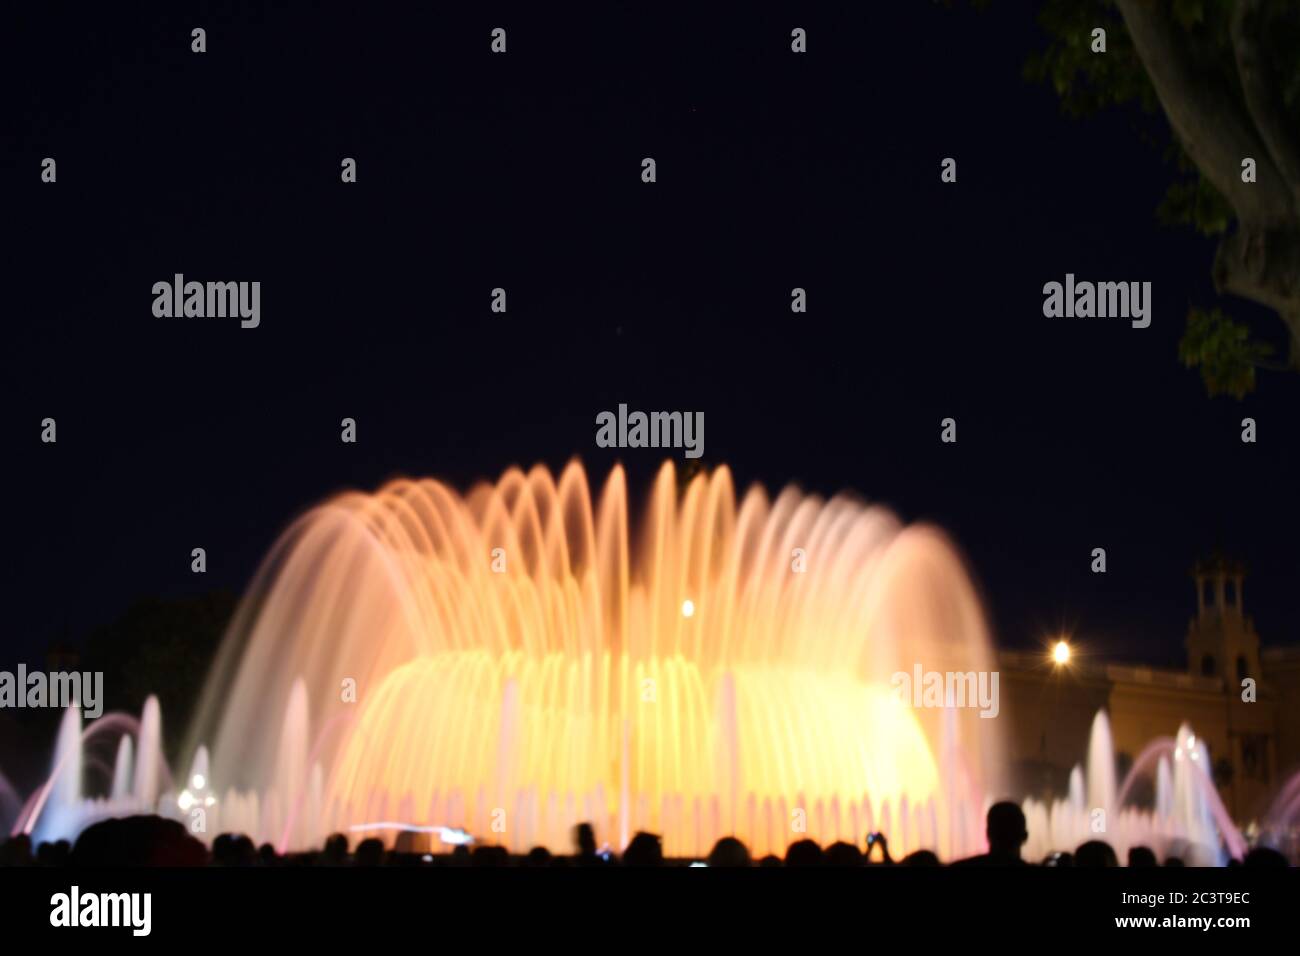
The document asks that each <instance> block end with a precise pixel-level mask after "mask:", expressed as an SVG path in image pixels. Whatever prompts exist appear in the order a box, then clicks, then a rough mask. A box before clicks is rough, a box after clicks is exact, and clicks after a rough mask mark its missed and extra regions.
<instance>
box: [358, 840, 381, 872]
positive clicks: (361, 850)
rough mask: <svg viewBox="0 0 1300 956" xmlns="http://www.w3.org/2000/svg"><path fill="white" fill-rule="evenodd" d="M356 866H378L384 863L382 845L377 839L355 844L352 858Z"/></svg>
mask: <svg viewBox="0 0 1300 956" xmlns="http://www.w3.org/2000/svg"><path fill="white" fill-rule="evenodd" d="M354 862H355V863H356V865H357V866H379V865H380V864H381V863H383V862H384V843H383V841H382V840H380V839H379V838H378V837H369V838H368V839H365V840H362V841H361V842H360V843H358V844H357V853H356V857H355V858H354Z"/></svg>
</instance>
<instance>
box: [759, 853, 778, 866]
mask: <svg viewBox="0 0 1300 956" xmlns="http://www.w3.org/2000/svg"><path fill="white" fill-rule="evenodd" d="M758 865H759V866H761V867H764V868H768V867H773V866H780V865H781V858H780V857H779V856H777V855H776V854H775V853H769V854H768V855H767V856H765V857H763V859H761V860H759V861H758Z"/></svg>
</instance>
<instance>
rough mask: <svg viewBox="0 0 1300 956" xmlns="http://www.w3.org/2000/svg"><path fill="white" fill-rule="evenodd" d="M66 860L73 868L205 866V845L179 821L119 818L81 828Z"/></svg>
mask: <svg viewBox="0 0 1300 956" xmlns="http://www.w3.org/2000/svg"><path fill="white" fill-rule="evenodd" d="M68 862H69V865H71V866H74V867H83V866H206V865H207V863H208V848H207V847H205V846H204V845H203V844H202V843H200V842H199V841H198V840H196V839H194V837H192V836H191V835H190V832H189V830H188V829H186V827H185V825H184V824H183V823H181V822H180V821H179V820H167V819H164V818H162V817H158V816H136V817H119V818H114V819H110V820H101V821H100V822H99V823H96V824H94V825H92V826H89V827H87V828H86V829H85V830H82V831H81V835H80V836H79V837H77V845H76V846H75V847H73V849H72V854H71V856H70V858H69V861H68Z"/></svg>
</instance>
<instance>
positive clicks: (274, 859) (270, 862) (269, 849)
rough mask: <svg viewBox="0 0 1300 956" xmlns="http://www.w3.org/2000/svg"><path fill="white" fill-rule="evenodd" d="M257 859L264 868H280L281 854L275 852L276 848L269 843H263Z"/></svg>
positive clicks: (258, 849) (258, 850) (259, 848)
mask: <svg viewBox="0 0 1300 956" xmlns="http://www.w3.org/2000/svg"><path fill="white" fill-rule="evenodd" d="M257 859H258V862H260V863H261V864H262V865H263V866H279V865H280V854H278V853H276V852H275V847H273V846H271V844H269V843H263V844H262V845H261V846H260V847H258V848H257Z"/></svg>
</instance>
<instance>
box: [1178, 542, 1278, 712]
mask: <svg viewBox="0 0 1300 956" xmlns="http://www.w3.org/2000/svg"><path fill="white" fill-rule="evenodd" d="M1245 576H1246V572H1245V568H1244V567H1243V566H1242V565H1241V564H1240V563H1238V562H1235V561H1230V560H1228V559H1226V558H1224V557H1221V556H1216V557H1214V558H1211V559H1210V560H1208V561H1202V562H1199V563H1198V564H1197V565H1196V567H1195V568H1194V569H1193V570H1192V578H1193V579H1194V580H1195V581H1196V617H1194V618H1193V619H1192V621H1191V623H1190V625H1189V626H1188V629H1187V669H1188V670H1189V671H1191V672H1192V673H1193V674H1195V675H1196V676H1198V677H1217V678H1221V679H1222V680H1223V681H1224V683H1225V686H1226V687H1227V688H1228V689H1229V690H1236V691H1237V692H1240V688H1241V682H1242V681H1243V680H1244V679H1246V678H1247V677H1250V678H1254V679H1255V681H1257V682H1258V681H1259V678H1260V667H1259V635H1258V634H1256V633H1255V622H1254V621H1253V620H1252V619H1251V618H1249V617H1247V616H1246V614H1245V612H1244V611H1243V609H1242V594H1241V583H1242V579H1243V578H1245Z"/></svg>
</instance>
